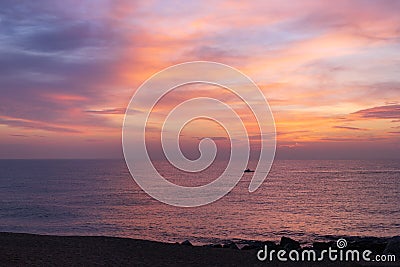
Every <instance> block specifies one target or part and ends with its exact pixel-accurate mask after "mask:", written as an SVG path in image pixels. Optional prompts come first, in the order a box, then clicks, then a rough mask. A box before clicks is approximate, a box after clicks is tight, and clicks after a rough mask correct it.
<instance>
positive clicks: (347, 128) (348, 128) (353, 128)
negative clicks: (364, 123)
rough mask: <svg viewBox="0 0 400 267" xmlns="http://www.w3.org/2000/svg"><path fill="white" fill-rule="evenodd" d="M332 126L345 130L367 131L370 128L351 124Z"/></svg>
mask: <svg viewBox="0 0 400 267" xmlns="http://www.w3.org/2000/svg"><path fill="white" fill-rule="evenodd" d="M332 128H335V129H345V130H353V131H367V130H368V129H365V128H358V127H350V126H340V125H335V126H332Z"/></svg>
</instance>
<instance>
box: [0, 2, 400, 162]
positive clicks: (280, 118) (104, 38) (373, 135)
mask: <svg viewBox="0 0 400 267" xmlns="http://www.w3.org/2000/svg"><path fill="white" fill-rule="evenodd" d="M71 7H74V8H71ZM399 10H400V2H399V1H385V0H382V1H332V2H331V3H329V2H327V1H249V2H248V3H238V2H222V1H193V2H190V1H184V2H179V1H176V2H175V1H171V2H168V3H167V2H164V1H142V2H140V3H139V2H138V3H135V2H134V1H123V0H121V1H85V2H84V3H82V2H81V1H62V2H56V1H40V3H39V1H28V2H25V3H20V4H18V5H17V4H15V3H14V1H11V0H6V1H2V2H1V3H0V93H1V97H0V137H1V138H0V158H97V157H101V158H115V157H121V156H122V152H121V127H122V121H123V114H124V110H125V108H126V106H127V104H128V102H129V99H130V97H131V96H132V95H133V93H134V91H135V90H136V88H137V87H138V86H140V84H141V83H143V82H144V81H145V80H146V79H147V78H148V77H149V76H151V75H152V74H154V73H156V72H158V71H160V70H161V69H163V68H165V67H168V66H170V65H173V64H177V63H182V62H185V61H192V60H211V61H217V62H221V63H224V64H228V65H231V66H233V67H235V68H237V69H239V70H241V71H242V72H244V73H245V74H246V75H248V76H249V77H251V78H252V79H253V80H254V82H255V83H256V84H257V85H258V86H259V87H260V88H261V90H262V91H263V93H264V95H265V96H266V98H267V99H268V101H269V104H270V106H271V109H272V111H273V113H274V117H275V122H276V127H277V135H278V140H277V141H278V142H277V145H278V146H277V157H278V158H289V159H291V158H296V159H297V158H298V159H302V158H314V159H329V158H334V159H347V158H397V159H399V158H400V153H398V151H399V149H400V75H399V71H400V26H399V25H400V16H399V15H398V11H399ZM199 95H208V96H210V97H219V98H221V99H223V100H224V101H225V102H226V103H228V104H235V103H236V102H235V101H237V99H234V98H233V97H232V96H230V95H227V94H226V92H224V91H223V90H221V89H216V88H211V89H205V90H200V89H199V88H196V87H194V88H192V87H188V88H182V89H181V91H180V92H179V93H178V92H176V94H171V95H170V96H169V98H166V99H165V100H163V103H161V104H162V105H161V104H160V106H159V107H158V112H159V113H160V115H162V114H164V113H165V112H167V111H168V110H169V109H171V108H173V106H174V105H176V104H177V103H178V102H179V101H181V100H183V99H185V97H191V96H199ZM163 112H164V113H163ZM245 116H246V115H245ZM155 118H156V121H157V114H155ZM247 124H248V126H249V131H250V135H251V134H252V131H253V130H254V129H253V128H252V126H251V125H252V124H251V119H250V118H249V120H248V122H247ZM220 135H221V131H220V129H218V127H214V126H212V127H204V125H203V124H202V123H201V122H199V123H198V125H197V126H196V125H192V127H191V128H190V127H189V128H188V129H186V135H185V136H186V137H189V138H186V139H185V140H184V142H186V143H187V145H188V147H191V146H193V145H194V146H195V145H196V144H197V143H198V139H199V137H207V136H211V137H221V136H220ZM216 139H218V138H216ZM221 141H222V139H221Z"/></svg>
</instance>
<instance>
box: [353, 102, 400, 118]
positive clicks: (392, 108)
mask: <svg viewBox="0 0 400 267" xmlns="http://www.w3.org/2000/svg"><path fill="white" fill-rule="evenodd" d="M351 115H354V116H357V117H360V118H366V119H398V118H400V105H387V106H379V107H373V108H368V109H363V110H359V111H356V112H353V113H352V114H351Z"/></svg>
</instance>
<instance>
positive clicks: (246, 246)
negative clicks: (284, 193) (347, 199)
mask: <svg viewBox="0 0 400 267" xmlns="http://www.w3.org/2000/svg"><path fill="white" fill-rule="evenodd" d="M338 245H339V243H337V242H334V241H329V242H314V243H313V244H312V245H302V244H300V243H299V242H298V241H296V240H293V239H291V238H288V237H282V238H281V240H280V242H277V243H275V242H271V241H265V242H262V241H240V242H231V241H230V242H225V243H223V244H210V245H205V246H193V245H192V244H191V242H190V241H189V240H186V241H183V242H181V243H175V244H171V243H161V242H154V241H146V240H136V239H129V238H117V237H102V236H46V235H33V234H19V233H0V263H1V266H400V237H393V238H374V237H368V238H347V243H346V246H345V247H342V248H340V250H343V253H344V255H345V252H346V251H348V250H359V251H363V250H370V251H371V252H372V254H371V255H369V256H370V258H373V257H374V256H375V255H389V254H390V255H396V261H395V262H376V261H369V262H366V261H364V260H360V261H351V262H349V261H330V260H329V259H327V258H325V259H324V260H322V261H301V260H300V261H298V262H293V261H290V260H289V261H286V262H280V261H278V260H277V259H276V258H275V259H274V260H273V261H269V260H268V259H267V260H265V261H260V260H259V259H258V258H257V253H261V252H260V250H263V249H265V248H266V247H267V248H268V251H269V252H270V251H271V250H274V251H275V253H277V251H280V250H283V251H285V252H287V253H286V256H287V255H288V253H289V252H290V251H294V252H293V253H292V254H293V255H296V254H298V255H301V253H302V251H305V250H313V251H315V253H316V255H317V257H319V256H320V255H321V252H322V251H323V250H327V249H329V248H331V249H336V250H339V248H338ZM342 245H343V244H340V245H339V246H342ZM261 254H263V253H261ZM261 254H260V255H261Z"/></svg>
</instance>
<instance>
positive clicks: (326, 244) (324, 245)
mask: <svg viewBox="0 0 400 267" xmlns="http://www.w3.org/2000/svg"><path fill="white" fill-rule="evenodd" d="M329 247H332V248H333V242H314V243H313V245H312V248H313V249H314V250H320V251H322V250H324V249H326V250H328V249H329Z"/></svg>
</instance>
